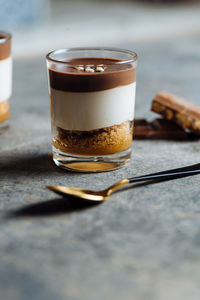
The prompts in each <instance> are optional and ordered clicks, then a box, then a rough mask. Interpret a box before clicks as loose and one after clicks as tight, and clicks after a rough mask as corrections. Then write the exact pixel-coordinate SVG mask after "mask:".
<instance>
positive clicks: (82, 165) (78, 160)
mask: <svg viewBox="0 0 200 300" xmlns="http://www.w3.org/2000/svg"><path fill="white" fill-rule="evenodd" d="M130 158H131V148H129V149H128V150H126V151H123V152H121V153H117V154H112V155H105V156H80V155H72V154H66V153H64V152H62V151H59V150H58V149H56V148H55V147H53V161H54V163H55V164H56V165H57V166H58V167H61V168H63V169H67V170H70V171H74V172H89V173H94V172H95V173H97V172H106V171H112V170H116V169H119V168H121V167H123V166H125V165H127V164H128V163H129V162H130Z"/></svg>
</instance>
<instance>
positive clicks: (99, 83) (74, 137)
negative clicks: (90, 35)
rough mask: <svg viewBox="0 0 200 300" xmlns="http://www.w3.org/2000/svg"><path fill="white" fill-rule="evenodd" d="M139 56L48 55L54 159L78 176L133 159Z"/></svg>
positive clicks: (105, 52)
mask: <svg viewBox="0 0 200 300" xmlns="http://www.w3.org/2000/svg"><path fill="white" fill-rule="evenodd" d="M136 61H137V55H136V54H135V53H134V52H131V51H126V50H118V49H108V48H100V49H95V48H88V49H83V48H74V49H61V50H57V51H53V52H51V53H49V54H48V55H47V68H48V79H49V95H50V110H51V121H52V144H53V159H54V161H55V163H56V164H57V165H58V166H61V167H64V168H67V169H72V170H77V171H90V172H91V171H92V172H96V171H104V170H112V169H115V168H118V167H120V166H122V165H124V164H126V163H128V161H129V160H130V154H131V144H132V136H133V117H134V104H135V89H136Z"/></svg>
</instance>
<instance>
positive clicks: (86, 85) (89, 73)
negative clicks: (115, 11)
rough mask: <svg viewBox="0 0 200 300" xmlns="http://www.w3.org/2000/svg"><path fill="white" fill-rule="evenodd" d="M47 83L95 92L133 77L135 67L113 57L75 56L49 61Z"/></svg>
mask: <svg viewBox="0 0 200 300" xmlns="http://www.w3.org/2000/svg"><path fill="white" fill-rule="evenodd" d="M49 81H50V87H51V88H53V89H55V90H61V91H69V92H94V91H102V90H108V89H112V88H115V87H119V86H125V85H129V84H131V83H134V82H135V81H136V67H135V66H133V65H132V64H131V63H124V62H123V60H119V59H112V58H74V59H70V60H66V61H63V62H61V63H52V64H51V67H50V68H49Z"/></svg>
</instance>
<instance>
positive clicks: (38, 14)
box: [0, 0, 200, 57]
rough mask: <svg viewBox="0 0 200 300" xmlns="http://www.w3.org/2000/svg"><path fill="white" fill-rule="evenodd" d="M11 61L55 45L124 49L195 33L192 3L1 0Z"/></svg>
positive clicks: (199, 6) (198, 11) (199, 21)
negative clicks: (9, 44)
mask: <svg viewBox="0 0 200 300" xmlns="http://www.w3.org/2000/svg"><path fill="white" fill-rule="evenodd" d="M0 7H1V9H0V29H1V30H7V31H10V32H11V33H12V34H13V54H14V56H15V57H25V56H35V55H40V54H41V55H43V54H45V53H47V52H48V51H50V50H52V49H55V48H60V47H75V46H89V45H90V46H102V45H104V46H119V45H120V46H123V44H127V43H130V42H138V41H139V42H140V41H154V40H158V39H161V40H162V39H166V38H168V37H173V36H180V35H183V34H185V35H188V34H197V33H199V32H200V3H199V1H195V0H179V1H178V0H177V1H173V0H171V1H170V0H151V1H150V0H149V1H147V0H146V1H139V0H138V1H134V0H129V1H127V0H121V1H118V0H0Z"/></svg>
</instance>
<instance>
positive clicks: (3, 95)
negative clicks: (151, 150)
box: [0, 57, 12, 102]
mask: <svg viewBox="0 0 200 300" xmlns="http://www.w3.org/2000/svg"><path fill="white" fill-rule="evenodd" d="M11 93H12V58H11V57H8V58H6V59H2V60H0V102H2V101H5V100H8V99H9V98H10V96H11Z"/></svg>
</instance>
